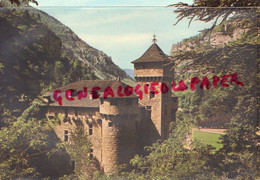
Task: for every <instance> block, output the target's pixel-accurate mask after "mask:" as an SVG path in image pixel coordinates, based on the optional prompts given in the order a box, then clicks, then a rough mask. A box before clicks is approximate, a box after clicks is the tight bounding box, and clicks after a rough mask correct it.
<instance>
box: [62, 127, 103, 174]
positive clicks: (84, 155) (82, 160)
mask: <svg viewBox="0 0 260 180" xmlns="http://www.w3.org/2000/svg"><path fill="white" fill-rule="evenodd" d="M63 145H64V147H65V149H66V151H67V152H68V153H69V155H70V156H71V159H72V161H74V164H75V165H74V166H75V167H74V174H72V176H73V177H76V178H79V179H92V178H93V176H94V173H95V172H98V171H99V164H98V162H97V160H96V159H94V158H93V154H92V156H90V155H91V153H92V152H91V146H92V144H91V142H90V140H89V139H88V135H87V134H86V132H85V131H84V127H83V125H78V126H77V127H76V128H75V129H73V130H71V131H70V142H69V143H67V142H65V143H63Z"/></svg>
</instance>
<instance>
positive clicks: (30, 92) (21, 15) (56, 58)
mask: <svg viewBox="0 0 260 180" xmlns="http://www.w3.org/2000/svg"><path fill="white" fill-rule="evenodd" d="M9 5H10V4H8V1H1V2H0V7H2V6H5V7H6V6H9ZM42 19H45V20H42ZM47 22H48V24H46V23H47ZM54 24H57V26H55V25H54ZM0 27H1V28H0V39H1V41H0V85H1V86H0V102H1V104H0V114H1V117H0V124H1V123H3V122H4V121H5V118H7V116H9V117H10V113H11V114H12V112H13V113H14V114H13V115H15V116H19V114H21V113H22V112H23V110H24V109H26V108H27V107H28V106H29V105H30V103H31V102H32V101H33V100H34V99H35V98H36V97H38V96H39V95H40V94H41V93H44V92H46V91H49V90H51V89H53V88H55V87H59V86H63V85H66V84H68V83H71V82H75V81H78V80H81V79H115V78H116V77H117V76H120V77H121V79H122V80H123V81H124V82H126V83H133V82H134V81H133V80H132V79H131V78H130V77H129V76H128V75H126V73H125V72H124V71H123V70H121V69H120V68H119V67H118V66H116V65H115V64H114V63H113V62H112V60H111V58H109V57H108V56H107V55H105V54H104V53H102V52H101V51H98V50H96V49H94V48H92V47H90V46H89V45H87V44H86V43H85V42H83V41H82V40H80V39H79V38H78V37H77V36H76V35H75V34H74V33H73V32H72V31H71V30H70V29H69V28H68V27H66V26H64V25H62V24H61V23H59V22H58V21H56V20H55V19H54V18H52V17H50V16H48V15H47V14H46V13H44V12H40V11H38V10H36V9H31V8H30V9H28V8H11V7H9V8H1V9H0ZM7 114H9V115H7ZM7 119H8V118H7ZM0 126H1V125H0Z"/></svg>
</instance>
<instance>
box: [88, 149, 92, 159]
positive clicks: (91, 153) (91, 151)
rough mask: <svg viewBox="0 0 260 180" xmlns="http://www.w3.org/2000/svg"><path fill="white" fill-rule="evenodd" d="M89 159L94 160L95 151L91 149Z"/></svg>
mask: <svg viewBox="0 0 260 180" xmlns="http://www.w3.org/2000/svg"><path fill="white" fill-rule="evenodd" d="M89 158H90V159H92V158H93V149H90V153H89Z"/></svg>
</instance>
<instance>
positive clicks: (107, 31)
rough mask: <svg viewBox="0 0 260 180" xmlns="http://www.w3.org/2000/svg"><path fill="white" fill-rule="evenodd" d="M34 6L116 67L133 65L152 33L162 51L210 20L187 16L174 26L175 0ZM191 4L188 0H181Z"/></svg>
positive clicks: (66, 0)
mask: <svg viewBox="0 0 260 180" xmlns="http://www.w3.org/2000/svg"><path fill="white" fill-rule="evenodd" d="M37 1H38V3H39V6H38V7H37V8H39V9H41V10H43V11H45V12H46V13H48V14H50V15H51V16H53V17H55V18H56V19H58V20H59V21H60V22H62V23H63V24H65V25H66V26H68V27H69V28H70V29H72V31H73V32H75V33H76V34H77V35H78V36H79V37H80V38H81V39H82V40H83V41H85V42H86V43H87V44H89V45H90V46H92V47H94V48H96V49H98V50H100V51H103V52H104V53H106V54H107V55H108V56H110V57H111V58H112V60H113V62H114V63H115V64H117V65H118V66H119V67H120V68H123V69H125V68H128V69H133V64H131V62H132V61H134V60H136V59H138V58H139V57H140V56H141V55H142V54H143V53H144V52H145V51H146V50H147V49H148V48H149V47H150V46H151V44H152V39H153V35H154V34H155V35H156V36H157V44H158V45H159V46H160V47H161V49H162V50H163V51H164V53H165V54H168V55H169V54H170V50H171V47H172V45H173V44H176V43H178V42H180V41H182V40H183V39H185V38H189V37H192V36H194V35H197V34H198V33H199V31H200V30H203V29H205V28H206V27H209V26H210V24H209V23H208V24H205V23H202V22H198V21H195V22H193V23H192V24H191V26H190V27H189V28H188V20H184V21H181V22H180V23H178V24H177V25H176V26H173V24H174V23H176V21H177V20H176V14H174V13H173V10H174V8H173V7H167V6H168V5H170V4H174V3H178V2H179V0H178V1H176V0H55V1H54V0H37ZM182 2H186V3H189V4H191V3H192V0H185V1H182Z"/></svg>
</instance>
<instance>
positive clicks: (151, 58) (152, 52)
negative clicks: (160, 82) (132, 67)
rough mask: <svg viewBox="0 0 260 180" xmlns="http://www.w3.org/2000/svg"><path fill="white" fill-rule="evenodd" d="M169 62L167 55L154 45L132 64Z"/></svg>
mask: <svg viewBox="0 0 260 180" xmlns="http://www.w3.org/2000/svg"><path fill="white" fill-rule="evenodd" d="M165 61H169V58H168V56H167V55H165V54H164V52H163V51H162V50H161V48H160V47H159V46H158V45H157V44H156V43H153V44H152V45H151V46H150V47H149V49H148V50H147V51H146V52H145V53H144V54H143V55H142V56H141V57H140V58H139V59H137V60H135V61H133V62H132V63H143V62H165Z"/></svg>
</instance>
